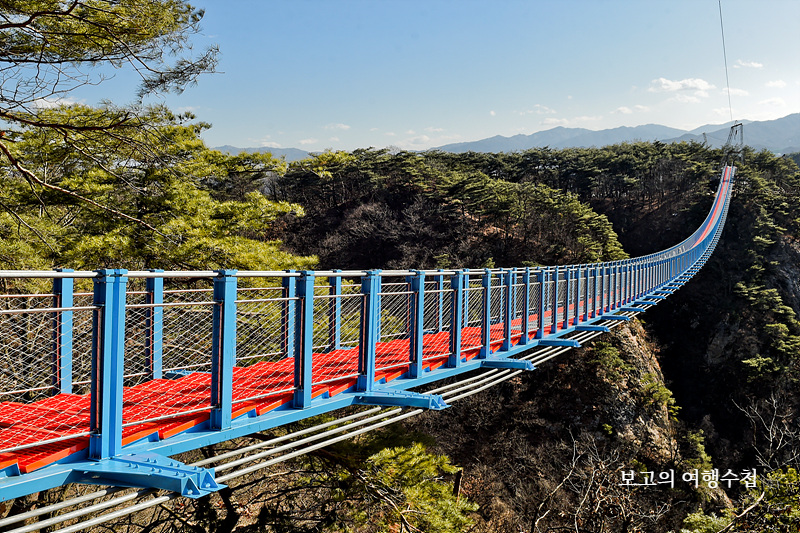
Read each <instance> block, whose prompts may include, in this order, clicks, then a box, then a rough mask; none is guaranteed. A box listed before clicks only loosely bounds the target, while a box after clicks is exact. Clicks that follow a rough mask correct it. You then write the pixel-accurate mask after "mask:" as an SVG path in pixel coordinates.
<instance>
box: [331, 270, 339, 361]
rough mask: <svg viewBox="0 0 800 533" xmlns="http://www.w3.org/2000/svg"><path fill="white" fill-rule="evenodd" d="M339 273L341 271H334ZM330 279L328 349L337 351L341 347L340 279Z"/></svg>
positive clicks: (335, 277)
mask: <svg viewBox="0 0 800 533" xmlns="http://www.w3.org/2000/svg"><path fill="white" fill-rule="evenodd" d="M334 272H337V273H338V272H341V270H334ZM329 279H330V286H331V288H330V292H329V294H330V295H331V296H333V298H332V300H333V301H332V303H331V313H330V316H329V317H328V349H329V350H338V349H340V348H341V347H342V278H341V277H340V276H334V277H331V278H329Z"/></svg>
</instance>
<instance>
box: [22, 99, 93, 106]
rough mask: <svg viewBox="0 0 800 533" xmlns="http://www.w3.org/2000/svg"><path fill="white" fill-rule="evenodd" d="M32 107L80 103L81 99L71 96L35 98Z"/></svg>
mask: <svg viewBox="0 0 800 533" xmlns="http://www.w3.org/2000/svg"><path fill="white" fill-rule="evenodd" d="M32 103H33V107H35V108H37V109H53V108H55V107H61V106H69V105H74V104H81V103H83V100H75V99H73V98H37V99H36V100H34V101H33V102H32Z"/></svg>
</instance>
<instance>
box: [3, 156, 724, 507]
mask: <svg viewBox="0 0 800 533" xmlns="http://www.w3.org/2000/svg"><path fill="white" fill-rule="evenodd" d="M732 178H733V169H732V167H726V169H725V170H724V171H723V175H722V179H721V180H720V188H719V190H718V192H717V197H716V198H715V202H714V204H713V207H712V210H711V211H710V213H709V215H708V217H707V218H706V220H705V221H704V222H703V224H702V225H701V226H700V228H698V230H697V231H696V232H695V233H694V234H692V235H691V236H690V237H689V238H688V239H686V240H684V241H683V242H682V243H680V244H678V245H676V246H674V247H672V248H670V249H668V250H665V251H663V252H659V253H656V254H651V255H648V256H644V257H640V258H635V259H629V260H625V261H622V262H613V263H604V264H595V265H580V266H576V267H566V268H564V267H551V268H547V267H543V268H539V269H534V270H531V269H530V268H526V269H524V270H520V269H510V270H502V271H500V274H499V275H500V279H501V284H500V288H499V289H498V290H499V291H500V293H501V295H500V296H501V301H502V304H501V313H502V320H503V322H504V325H503V336H504V338H503V341H502V343H501V346H500V348H499V349H498V350H496V351H494V352H493V351H492V350H491V349H490V348H489V346H488V345H489V343H490V342H491V335H490V333H491V330H490V328H489V326H490V325H491V321H492V317H491V303H492V291H493V290H494V289H493V288H492V284H491V281H492V278H493V276H495V275H497V274H496V273H495V272H492V271H483V272H482V275H483V278H482V280H483V281H482V288H483V290H484V295H483V300H484V308H483V310H482V323H483V327H482V343H483V346H482V348H481V350H480V356H479V357H476V358H474V359H472V360H469V361H467V360H464V359H463V356H462V352H461V348H462V343H461V332H462V327H464V326H465V325H466V324H465V321H466V320H468V316H467V314H466V309H467V307H468V305H467V304H468V296H467V295H468V293H467V289H468V288H469V284H468V279H469V274H470V272H469V271H462V270H459V271H455V272H453V273H452V275H451V280H450V286H451V294H450V296H451V300H450V301H451V309H450V313H451V319H450V327H449V331H450V352H451V353H450V356H449V357H448V361H447V364H446V365H445V366H443V367H440V368H438V369H435V370H428V371H426V370H424V367H423V365H422V335H423V334H424V329H425V328H424V324H425V300H426V290H425V280H426V277H425V273H424V272H419V271H415V272H412V273H411V275H409V276H408V278H407V280H406V281H407V282H408V283H409V286H410V291H409V294H410V300H409V310H410V314H409V339H410V343H409V362H410V367H409V368H410V369H409V371H408V372H407V373H406V374H405V375H403V376H401V377H400V378H398V379H396V380H394V381H392V382H390V383H388V384H383V385H380V386H378V385H376V383H375V376H376V368H375V364H376V343H377V342H378V341H379V339H380V318H381V299H380V291H381V275H382V274H381V272H380V271H377V270H376V271H370V272H368V273H366V275H364V276H363V278H362V282H361V292H362V304H363V305H362V313H361V334H360V346H359V378H358V384H357V387H356V390H354V391H351V392H344V393H341V394H339V395H337V396H335V397H333V398H323V397H319V398H313V397H312V386H313V381H312V375H311V363H312V359H313V353H312V340H313V323H314V314H313V311H314V281H315V279H316V274H315V272H313V271H304V272H302V273H300V275H299V277H294V276H289V277H285V278H284V280H283V289H284V302H285V304H284V307H283V313H282V320H283V326H284V329H283V336H282V339H283V340H282V343H283V347H284V349H285V353H287V354H288V355H293V356H294V361H295V391H296V392H295V396H294V401H293V402H292V403H291V404H289V405H286V406H284V407H282V408H279V409H277V410H274V411H271V412H268V413H266V414H264V415H261V416H256V415H255V413H254V412H251V413H247V414H245V415H243V416H240V417H238V418H236V419H232V371H233V365H234V364H235V357H236V298H237V294H236V287H237V277H236V272H235V271H219V273H218V275H217V277H215V278H214V301H215V304H214V307H213V332H212V335H213V336H212V354H210V355H211V361H212V370H211V373H212V391H211V395H212V397H211V398H210V400H211V405H212V411H211V417H210V419H209V421H208V422H207V423H205V424H201V425H198V426H196V427H194V428H192V429H190V430H188V431H186V432H184V433H182V434H179V435H177V436H174V437H171V438H168V439H165V440H163V441H156V442H151V441H147V440H145V441H140V442H136V443H132V444H130V445H127V446H125V448H124V451H123V448H122V446H121V433H122V375H123V374H122V373H123V367H124V360H123V356H124V344H125V338H124V333H125V309H126V307H125V297H126V291H125V288H126V283H127V277H126V274H127V272H126V271H125V270H101V271H98V274H99V277H97V278H95V280H94V305H95V306H97V308H98V309H97V310H96V311H95V312H94V325H93V327H94V331H95V335H94V336H93V337H94V342H93V357H92V384H91V404H92V407H91V420H90V426H91V429H92V434H91V436H90V445H89V449H88V451H87V452H86V453H84V454H83V456H81V454H75V455H73V456H72V457H70V458H69V462H65V463H64V464H55V465H52V466H49V467H46V468H42V469H41V470H38V471H35V472H32V473H29V474H25V475H21V476H11V477H6V478H0V500H7V499H9V498H15V497H19V496H22V495H25V494H30V493H32V492H36V491H40V490H44V489H47V488H52V487H55V486H58V485H61V484H64V483H68V482H71V481H80V480H81V476H80V475H79V474H78V472H79V471H80V468H81V465H84V466H85V467H86V468H87V469H90V468H89V466H88V465H94V464H96V462H97V461H98V460H106V459H109V458H114V457H118V456H122V455H123V454H124V455H127V454H133V453H137V454H139V453H156V454H160V455H162V456H168V455H174V454H176V453H181V452H184V451H188V450H192V449H196V448H198V447H201V446H206V445H210V444H216V443H219V442H223V441H226V440H230V439H233V438H236V437H241V436H245V435H248V434H252V433H254V432H258V431H263V430H266V429H269V428H272V427H276V426H280V425H284V424H288V423H290V422H295V421H298V420H301V419H304V418H308V417H311V416H315V415H318V414H322V413H326V412H329V411H333V410H336V409H340V408H342V407H346V406H349V405H353V404H359V403H365V401H366V402H367V403H369V401H370V400H369V398H370V393H372V394H373V398H376V397H377V395H378V394H381V393H384V392H391V391H397V392H402V391H407V390H409V389H411V388H414V387H419V386H421V385H425V384H428V383H431V382H434V381H438V380H441V379H444V378H448V377H453V376H457V375H459V374H463V373H465V372H470V371H473V370H477V369H479V368H482V367H491V366H503V365H507V364H509V363H511V364H513V363H515V362H514V361H513V360H511V359H510V358H512V357H514V356H516V355H519V354H520V353H522V352H525V351H527V350H529V349H531V348H532V347H535V346H539V345H562V346H563V345H576V344H577V343H575V341H572V340H570V339H564V337H565V336H566V335H568V334H570V333H572V332H574V331H581V330H598V331H601V330H603V329H604V327H602V326H598V325H596V323H597V322H598V321H600V320H603V319H627V317H623V316H621V315H619V314H616V313H618V312H622V311H626V310H634V311H643V310H645V309H646V307H647V306H648V305H652V304H654V303H656V302H657V301H659V300H660V298H661V297H663V296H665V295H667V294H670V293H671V292H673V291H674V290H675V289H676V288H678V287H680V286H682V285H683V284H685V283H686V281H688V280H689V279H690V278H691V277H692V276H693V275H694V273H695V272H697V270H698V269H699V268H700V267H701V266H702V265H703V264H704V263H705V261H706V260H707V258H708V257H709V255H710V254H711V252H712V251H713V249H714V246H715V245H716V243H717V241H718V239H719V235H720V232H721V230H722V227H723V225H724V221H725V217H726V215H727V208H728V203H729V199H730V187H729V186H728V182H729V181H730V180H732ZM701 237H702V239H701ZM562 273H563V274H564V280H563V281H564V282H565V283H564V290H565V291H566V296H565V298H563V299H562V298H561V297H560V296H559V287H558V285H559V278H560V277H561V274H562ZM444 275H445V274H444V273H442V274H436V275H434V276H433V281H434V284H435V287H434V290H435V291H436V292H435V294H436V298H435V299H434V301H435V302H437V310H436V314H435V315H434V321H435V322H436V323H437V324H436V328H435V329H439V330H444V329H446V328H445V324H444V321H443V314H444V312H445V311H444V309H445V299H444V297H443V293H442V292H440V288H443V286H444ZM520 275H521V276H522V280H523V282H522V285H524V288H523V289H522V290H523V295H522V301H523V307H524V310H523V311H522V313H521V314H520V315H519V318H518V312H517V309H516V306H517V300H518V298H517V296H515V294H516V292H515V291H516V290H517V288H516V286H515V280H516V279H517V277H518V276H520ZM154 279H158V277H156V278H154ZM161 281H162V283H163V280H161ZM548 284H550V285H551V287H552V290H551V291H548V290H546V287H547V285H548ZM537 285H538V289H539V290H538V298H531V291H532V290H533V287H534V286H537ZM573 286H574V293H575V294H574V299H571V298H570V294H571V292H573V288H572V287H573ZM331 287H332V288H331V291H332V292H333V294H334V295H335V294H341V280H340V279H339V283H338V285H337V283H336V282H334V283H332V284H331ZM162 290H163V285H162V288H159V284H158V283H157V282H153V283H149V284H148V293H149V294H152V296H150V297H149V298H150V300H148V302H149V303H152V304H155V305H154V309H155V308H156V307H158V304H160V303H161V302H163V300H159V296H157V295H158V294H159V293H160V292H161V291H162ZM54 294H56V302H54V304H55V306H56V307H57V308H58V306H61V307H70V306H71V301H70V296H71V294H72V289H71V280H70V279H69V278H64V279H63V280H62V281H60V282H58V283H56V282H54ZM590 299H591V304H590V302H589V300H590ZM562 302H563V304H562ZM559 305H562V307H563V315H562V318H561V320H560V321H559V319H558V316H559ZM570 305H572V306H574V309H573V310H572V311H570ZM547 311H549V312H550V313H551V317H550V324H549V327H548V328H546V327H545V326H544V324H545V316H544V315H545V312H547ZM69 312H70V311H68V310H62V311H54V331H55V335H56V337H55V338H56V340H57V342H56V346H55V348H56V349H55V350H54V351H55V353H56V357H55V359H54V360H55V361H56V362H57V364H55V365H54V367H55V368H56V370H55V371H54V374H55V376H56V378H55V379H56V380H58V383H59V384H60V386H59V388H58V390H60V391H63V392H66V391H67V389H71V386H68V383H69V380H70V379H71V376H70V377H69V378H68V377H67V376H66V372H65V370H64V369H65V367H66V365H68V364H69V363H68V360H69V358H70V353H71V349H70V346H71V339H70V335H71V334H72V332H71V331H69V328H68V324H69V320H70V318H71V317H70V315H69V314H67V313H69ZM339 313H340V311H339ZM532 314H538V318H537V328H536V332H535V333H533V332H532V331H531V326H530V320H531V315H532ZM517 318H518V319H520V320H522V324H521V325H520V327H519V329H520V330H521V331H522V333H523V338H522V339H521V340H520V342H518V343H517V344H513V343H512V342H511V339H510V337H511V333H512V327H511V321H512V320H514V319H517ZM148 320H149V322H148V324H150V326H149V329H151V330H152V331H153V332H154V331H155V330H156V329H159V328H158V327H157V324H158V318H157V315H156V313H155V312H152V313H151V314H150V316H149V318H148ZM332 323H333V324H334V326H333V327H334V329H336V328H340V327H341V326H340V318H336V313H335V315H334V319H333V322H332ZM326 327H328V326H326ZM546 329H550V330H551V331H550V332H549V333H546V332H545V330H546ZM335 338H338V337H337V336H334V337H332V339H335ZM333 342H334V344H335V343H336V341H333ZM150 343H151V344H150V345H149V346H150V351H151V353H152V358H153V362H152V363H151V366H152V368H151V370H152V375H153V377H155V376H156V375H157V372H158V369H157V366H158V365H157V363H156V357H157V356H156V352H158V351H160V348H159V347H158V344H159V343H158V341H157V340H156V337H155V336H153V337H152V340H151V341H150ZM395 397H396V398H402V397H404V395H403V394H398V395H396V396H395ZM405 397H406V398H408V405H417V403H416V402H418V401H419V400H421V399H422V398H420V397H419V395H416V396H415V395H413V394H408V393H406V395H405ZM365 399H366V400H365ZM375 401H376V403H377V400H375ZM82 461H83V462H82Z"/></svg>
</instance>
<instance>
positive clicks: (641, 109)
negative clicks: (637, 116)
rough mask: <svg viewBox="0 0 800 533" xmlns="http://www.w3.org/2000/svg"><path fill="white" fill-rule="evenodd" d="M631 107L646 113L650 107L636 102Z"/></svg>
mask: <svg viewBox="0 0 800 533" xmlns="http://www.w3.org/2000/svg"><path fill="white" fill-rule="evenodd" d="M633 108H634V109H635V110H636V111H639V112H641V113H646V112H647V111H650V108H649V107H648V106H646V105H640V104H636V105H635V106H633Z"/></svg>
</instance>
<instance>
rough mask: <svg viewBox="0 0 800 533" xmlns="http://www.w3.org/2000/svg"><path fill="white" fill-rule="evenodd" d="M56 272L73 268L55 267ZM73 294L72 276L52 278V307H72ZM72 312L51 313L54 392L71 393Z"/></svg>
mask: <svg viewBox="0 0 800 533" xmlns="http://www.w3.org/2000/svg"><path fill="white" fill-rule="evenodd" d="M56 272H65V273H66V272H74V270H72V269H71V268H57V269H56ZM73 294H74V280H73V279H72V278H53V307H56V308H68V307H73V305H74V299H73ZM72 314H73V312H72V311H56V312H54V313H53V344H54V348H55V349H54V350H53V388H54V390H55V393H56V394H70V393H72Z"/></svg>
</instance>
